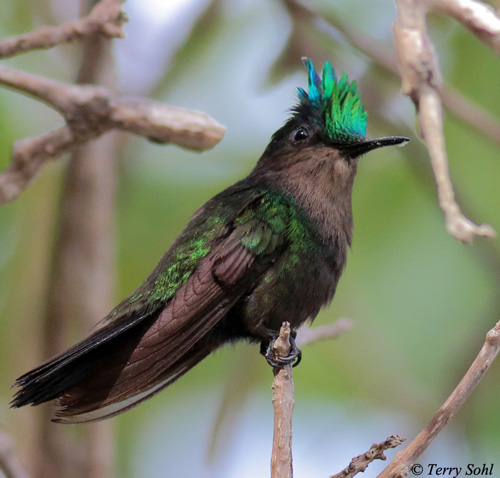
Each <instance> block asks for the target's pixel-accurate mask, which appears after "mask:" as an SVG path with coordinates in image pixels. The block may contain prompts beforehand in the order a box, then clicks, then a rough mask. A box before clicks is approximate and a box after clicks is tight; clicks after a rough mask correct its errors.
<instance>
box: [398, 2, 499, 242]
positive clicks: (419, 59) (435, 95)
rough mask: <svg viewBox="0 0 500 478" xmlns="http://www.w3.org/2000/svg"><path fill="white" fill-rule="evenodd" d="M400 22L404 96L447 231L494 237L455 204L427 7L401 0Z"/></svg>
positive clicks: (466, 236)
mask: <svg viewBox="0 0 500 478" xmlns="http://www.w3.org/2000/svg"><path fill="white" fill-rule="evenodd" d="M396 4H397V7H398V21H397V22H395V24H394V39H395V43H396V48H397V53H398V59H399V65H400V70H401V77H402V80H403V86H402V87H403V93H405V94H406V95H408V96H410V97H411V99H412V100H413V102H414V103H415V106H416V107H417V110H418V117H419V122H420V130H421V134H422V136H423V138H424V140H425V142H426V143H427V147H428V150H429V155H430V158H431V165H432V168H433V170H434V176H435V178H436V183H437V189H438V198H439V204H440V206H441V209H442V210H443V211H444V213H445V221H446V229H447V230H448V232H449V233H450V234H451V235H452V236H453V237H455V238H456V239H459V240H460V241H462V242H468V243H470V242H472V239H473V237H474V236H483V237H493V236H494V235H495V232H494V230H493V228H492V227H491V226H489V225H486V224H484V225H481V226H478V225H476V224H474V223H473V222H472V221H470V220H469V219H467V218H466V217H465V216H464V215H463V214H462V212H461V211H460V208H459V206H458V204H457V203H456V201H455V195H454V192H453V186H452V183H451V180H450V175H449V168H448V158H447V155H446V148H445V142H444V131H443V117H442V106H441V99H440V94H439V89H440V87H441V81H440V77H441V73H440V71H439V67H438V61H437V56H436V54H435V51H434V47H433V45H432V43H431V40H430V38H429V36H428V34H427V27H426V13H427V10H426V4H425V3H424V2H420V1H418V0H397V2H396Z"/></svg>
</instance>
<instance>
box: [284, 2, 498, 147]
mask: <svg viewBox="0 0 500 478" xmlns="http://www.w3.org/2000/svg"><path fill="white" fill-rule="evenodd" d="M283 1H284V3H285V6H286V7H287V9H288V10H289V12H290V13H292V12H294V13H293V14H294V16H295V17H297V20H296V21H305V20H307V19H309V20H312V21H315V22H316V23H318V22H326V23H327V24H328V25H329V26H331V27H333V28H334V29H335V30H336V31H337V32H338V33H340V34H341V35H342V36H343V37H344V39H345V40H346V41H347V42H348V43H349V44H351V45H352V46H353V47H354V48H356V49H357V50H358V51H360V52H362V53H363V54H365V55H366V56H367V57H369V58H370V59H372V60H373V61H375V62H376V64H377V65H378V66H380V67H382V68H383V69H384V70H385V72H386V73H387V74H389V75H391V76H392V77H394V78H395V79H398V80H399V70H398V64H397V61H396V59H395V57H394V55H393V54H392V52H390V51H388V49H387V47H386V46H385V45H382V44H381V43H379V42H378V41H377V40H376V39H375V38H372V37H370V36H369V35H365V34H364V33H363V32H362V31H361V30H360V29H359V28H356V29H355V28H350V27H349V26H348V25H346V24H345V23H344V22H343V21H342V20H341V18H340V17H339V16H337V15H328V14H325V15H323V16H320V15H318V14H316V13H315V12H313V11H312V10H311V9H309V8H307V7H306V6H304V5H303V4H302V3H301V2H300V0H283ZM291 7H293V9H291ZM294 21H295V20H294ZM322 31H324V29H323V30H322ZM299 56H300V55H299ZM439 93H440V95H441V100H442V102H443V105H444V106H445V107H446V109H447V110H448V111H450V112H452V113H453V114H454V115H455V116H456V117H457V118H458V119H460V120H461V121H463V122H464V123H465V124H467V125H468V126H470V127H471V128H473V129H474V130H475V131H477V132H478V133H479V134H481V135H483V136H486V137H487V138H488V139H489V140H490V141H492V142H494V143H495V144H497V145H500V122H499V121H498V120H497V118H495V117H494V116H493V115H492V114H490V113H488V112H487V111H485V110H484V109H483V108H481V107H480V106H478V105H477V104H475V103H474V102H472V101H471V100H469V99H468V98H467V97H465V96H464V95H463V94H462V93H460V92H459V91H457V90H455V89H454V88H453V87H452V86H451V85H446V87H444V88H441V89H440V91H439Z"/></svg>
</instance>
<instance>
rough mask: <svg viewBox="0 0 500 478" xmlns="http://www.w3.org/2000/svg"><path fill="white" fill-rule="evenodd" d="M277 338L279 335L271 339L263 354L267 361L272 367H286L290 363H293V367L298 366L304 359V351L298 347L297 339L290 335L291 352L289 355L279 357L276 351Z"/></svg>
mask: <svg viewBox="0 0 500 478" xmlns="http://www.w3.org/2000/svg"><path fill="white" fill-rule="evenodd" d="M277 338H278V336H276V337H274V338H272V339H271V340H270V341H269V343H268V345H267V348H266V351H265V352H264V354H263V355H264V357H265V358H266V360H267V363H268V364H269V365H270V366H271V367H284V366H285V365H289V364H293V367H296V366H297V365H298V364H299V363H300V361H301V360H302V351H301V350H300V349H299V348H298V347H297V344H296V343H295V339H294V338H293V337H292V336H290V353H289V354H288V357H277V356H276V354H275V353H274V343H275V342H276V339H277Z"/></svg>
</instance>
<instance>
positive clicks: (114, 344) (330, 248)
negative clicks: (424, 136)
mask: <svg viewBox="0 0 500 478" xmlns="http://www.w3.org/2000/svg"><path fill="white" fill-rule="evenodd" d="M304 65H305V67H306V70H307V72H308V76H309V81H308V83H309V85H308V91H307V92H306V91H305V90H304V89H302V88H299V89H298V96H299V102H298V104H297V105H296V106H295V107H294V108H293V110H292V115H291V117H290V118H289V119H288V121H287V122H286V123H285V125H284V126H282V127H281V128H280V129H279V130H278V131H276V133H274V135H273V136H272V138H271V141H270V143H269V145H268V146H267V148H266V150H265V151H264V154H263V155H262V156H261V158H260V159H259V161H258V163H257V165H256V167H255V169H254V170H253V171H252V172H251V173H250V174H249V176H248V177H246V178H245V179H243V180H241V181H239V182H237V183H236V184H234V185H233V186H231V187H229V188H227V189H226V190H224V191H223V192H221V193H220V194H218V195H216V196H215V197H214V198H212V199H211V200H209V201H208V202H207V203H206V204H205V205H203V206H202V207H201V208H200V209H198V211H196V212H195V214H194V215H193V217H192V218H191V220H190V221H189V223H188V225H187V226H186V228H185V229H184V230H183V232H182V233H181V234H180V236H179V237H178V238H177V239H176V240H175V242H174V243H173V244H172V246H171V247H170V249H169V250H168V251H167V252H166V254H165V255H164V256H163V258H162V259H161V260H160V262H159V264H158V265H157V266H156V268H155V269H154V270H153V272H152V273H151V274H150V275H149V277H148V278H147V279H146V280H145V282H144V283H143V284H142V285H141V286H140V287H139V288H138V289H137V290H136V291H135V292H133V293H132V294H131V295H130V296H129V297H128V298H126V299H125V300H124V301H123V302H121V303H120V304H119V305H118V306H117V307H116V308H115V309H114V310H113V311H112V312H110V314H109V315H108V316H107V317H105V318H104V319H103V325H102V327H101V328H100V329H98V330H97V331H95V332H94V333H93V334H92V335H90V336H89V337H88V338H86V339H85V340H83V341H82V342H80V343H78V344H76V345H75V346H73V347H71V348H70V349H69V350H67V351H66V352H64V353H62V354H61V355H58V356H57V357H55V358H53V359H52V360H49V361H48V362H47V363H45V364H43V365H41V366H40V367H37V368H35V369H34V370H32V371H30V372H28V373H26V374H25V375H23V376H22V377H20V378H19V379H18V380H17V381H16V383H15V384H16V385H17V386H18V387H20V388H19V390H18V391H17V393H16V395H15V397H14V399H13V401H12V406H13V407H21V406H23V405H28V404H31V405H38V404H40V403H43V402H47V401H49V400H56V402H57V405H58V410H57V412H56V415H55V418H54V421H56V422H61V423H82V422H88V421H95V420H100V419H103V418H108V417H112V416H114V415H116V414H118V413H120V412H123V411H125V410H127V409H129V408H131V407H133V406H135V405H137V404H139V403H140V402H142V401H143V400H146V399H147V398H149V397H151V396H153V395H155V394H156V393H158V392H159V391H160V390H162V389H164V388H165V387H167V386H168V385H170V384H171V383H172V382H174V381H175V380H177V379H178V378H179V377H180V376H182V375H183V374H184V373H186V372H187V371H188V370H190V369H191V368H192V367H193V366H195V365H196V364H197V363H198V362H200V361H201V360H202V359H204V358H205V357H206V356H207V355H209V354H210V353H211V352H213V351H214V350H216V349H217V348H219V347H220V346H221V345H223V344H224V343H227V342H235V341H238V340H248V341H250V342H257V343H260V344H261V352H262V353H263V354H264V355H265V356H266V358H267V360H268V362H269V363H270V364H271V365H273V366H281V365H284V364H286V363H291V362H294V361H298V360H300V351H299V350H298V349H297V347H296V346H294V344H293V343H292V352H291V354H290V356H289V357H278V358H276V357H275V356H274V353H273V350H272V344H273V341H274V340H275V338H276V337H277V335H278V333H279V330H280V326H281V324H282V322H284V321H288V322H290V323H291V326H292V330H293V331H295V330H296V329H297V328H298V327H299V326H300V325H301V324H302V323H303V322H304V321H306V320H307V319H311V320H312V319H314V318H315V317H316V315H317V314H318V312H319V310H320V309H321V308H322V307H324V306H325V305H326V304H328V303H329V302H330V301H331V300H332V298H333V295H334V293H335V289H336V287H337V283H338V281H339V278H340V275H341V274H342V271H343V269H344V266H345V263H346V255H347V250H348V248H349V246H350V245H351V238H352V224H353V221H352V207H351V193H352V185H353V181H354V176H355V175H356V168H357V163H358V158H359V157H360V156H361V155H363V154H365V153H368V152H369V151H372V150H374V149H376V148H380V147H383V146H390V145H398V144H399V145H402V144H404V143H406V142H407V141H409V140H408V138H404V137H385V138H378V139H366V138H365V132H366V112H365V109H364V107H363V104H362V103H361V97H360V94H359V91H358V89H357V86H356V82H355V81H353V82H352V83H349V81H348V79H347V76H346V74H345V73H344V74H343V75H342V77H341V78H340V79H339V80H338V79H337V77H336V75H335V72H334V70H333V68H332V66H331V65H330V63H328V62H327V63H326V65H325V67H324V69H323V74H322V78H320V77H319V76H318V75H317V74H316V72H315V71H314V67H313V64H312V62H311V60H308V59H304Z"/></svg>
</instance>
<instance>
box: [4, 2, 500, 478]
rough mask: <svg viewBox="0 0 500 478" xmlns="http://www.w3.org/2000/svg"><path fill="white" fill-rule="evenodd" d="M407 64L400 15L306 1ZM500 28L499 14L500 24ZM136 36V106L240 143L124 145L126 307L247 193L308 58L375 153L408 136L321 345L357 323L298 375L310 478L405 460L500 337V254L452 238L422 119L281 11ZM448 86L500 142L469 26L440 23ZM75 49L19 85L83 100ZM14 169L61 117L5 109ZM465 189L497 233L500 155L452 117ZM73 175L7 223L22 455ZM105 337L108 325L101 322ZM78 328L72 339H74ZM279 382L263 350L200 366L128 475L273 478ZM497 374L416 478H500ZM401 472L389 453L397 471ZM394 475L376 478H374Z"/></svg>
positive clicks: (360, 212)
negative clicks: (474, 469) (401, 54)
mask: <svg viewBox="0 0 500 478" xmlns="http://www.w3.org/2000/svg"><path fill="white" fill-rule="evenodd" d="M310 5H311V7H312V8H313V9H314V10H315V11H317V12H318V13H320V14H322V15H323V14H324V15H325V16H327V15H330V16H333V17H334V18H336V19H337V20H339V21H341V22H342V23H343V24H344V25H346V26H347V27H348V28H350V29H352V30H353V31H355V32H362V33H363V34H367V35H370V36H371V37H373V38H374V39H375V41H376V42H378V43H380V44H381V45H382V46H383V49H384V51H386V52H388V54H389V55H391V56H393V57H394V55H395V54H394V46H393V44H392V23H393V21H394V19H395V14H396V12H395V7H394V5H393V3H392V2H389V1H386V0H376V1H372V2H366V1H362V0H351V1H347V0H344V1H340V2H334V3H332V4H325V2H319V1H317V2H316V3H315V2H311V3H310ZM496 6H497V7H498V4H497V5H496ZM124 9H125V11H126V12H127V14H128V16H129V19H130V21H129V23H128V24H127V25H126V26H125V29H126V31H127V32H128V36H127V38H126V39H125V40H117V41H115V48H116V62H117V63H116V65H117V71H118V81H119V85H120V90H121V91H123V92H127V93H130V94H137V95H144V96H148V97H152V98H154V99H156V100H159V101H164V102H166V103H169V104H173V105H178V106H182V107H186V108H191V109H196V110H199V111H204V112H206V113H208V114H210V115H212V116H213V117H214V118H216V119H217V120H218V121H219V122H221V123H223V124H224V125H226V126H227V133H226V136H225V138H224V139H223V141H222V142H221V143H220V145H218V146H217V147H215V148H214V149H213V150H212V151H209V152H204V153H201V154H197V153H193V152H189V151H183V150H180V149H178V148H176V147H174V146H159V145H154V144H151V143H148V142H146V141H145V140H144V139H141V138H135V137H126V138H125V137H124V141H126V143H125V144H124V146H125V147H124V148H123V158H122V161H121V167H120V177H119V181H120V184H119V191H118V199H117V204H118V208H117V211H116V225H117V247H118V249H117V268H118V273H117V277H118V287H117V290H116V301H117V302H118V301H119V300H121V299H122V298H123V297H125V296H126V295H127V294H129V293H130V292H131V291H132V290H133V289H135V288H136V287H137V286H138V285H139V284H140V283H141V282H142V280H143V279H144V278H145V277H146V275H147V274H148V273H149V272H150V271H151V269H152V268H153V267H154V266H155V264H156V262H157V260H158V259H159V258H160V257H161V255H162V254H163V252H164V251H165V250H166V249H167V248H168V247H169V245H170V244H171V242H172V241H173V239H174V238H175V237H176V236H177V234H178V233H179V232H180V231H181V229H182V228H183V226H184V225H185V223H186V222H187V220H188V218H189V217H190V215H191V214H192V213H193V212H194V210H195V209H196V208H197V207H198V206H199V205H201V204H202V203H203V202H204V201H206V200H207V199H209V198H210V197H211V196H212V195H213V194H215V193H217V192H218V191H220V190H221V189H223V188H224V187H226V186H228V185H230V184H231V183H232V182H234V181H236V180H237V179H239V178H241V177H243V176H244V175H245V174H247V173H248V172H249V171H250V170H251V168H252V167H253V165H254V164H255V162H256V160H257V159H258V157H259V155H260V154H261V153H262V151H263V149H264V147H265V146H266V144H267V141H268V140H269V138H270V136H271V134H272V133H273V132H274V131H275V130H276V129H277V128H278V127H280V126H281V124H282V123H283V122H284V121H285V119H286V117H287V109H288V108H290V107H291V106H292V105H293V104H294V102H295V88H296V87H297V86H303V87H304V86H305V85H306V75H305V73H304V71H302V70H301V68H300V57H301V56H303V55H307V56H311V57H312V58H313V60H314V61H315V63H316V64H317V68H320V67H322V65H323V63H324V61H326V60H330V61H331V62H332V63H333V64H334V66H335V67H336V69H337V70H338V71H343V70H345V71H347V72H348V74H349V75H350V77H351V78H357V79H358V80H359V84H360V89H361V93H362V96H363V99H364V102H365V104H366V105H367V108H368V111H369V118H368V135H369V136H371V137H375V136H382V135H398V134H403V135H408V136H410V137H411V138H412V142H411V143H410V144H409V145H408V146H407V147H406V148H404V149H399V148H392V149H383V150H380V151H377V152H374V153H371V154H370V155H369V156H367V157H365V158H363V159H362V160H361V162H360V167H359V173H358V177H357V179H356V184H355V190H354V198H353V203H354V204H353V207H354V219H355V232H354V241H353V247H352V251H351V252H350V254H349V258H348V265H347V269H346V271H345V273H344V276H343V278H342V280H341V281H340V285H339V288H338V291H337V294H336V297H335V300H334V302H333V304H332V305H331V306H330V307H329V308H328V309H327V310H325V311H323V312H322V313H321V314H320V316H319V317H318V318H317V320H316V322H315V325H322V324H326V323H329V322H332V321H334V320H336V319H337V318H339V317H348V318H350V319H351V320H352V321H353V322H354V324H355V327H354V329H353V330H352V331H351V332H349V333H348V334H347V335H345V336H343V337H342V338H341V339H340V340H338V341H326V342H321V343H317V344H315V345H312V346H306V347H304V350H303V352H304V358H303V361H302V364H301V365H300V367H298V368H297V369H295V374H294V376H295V383H296V408H295V422H294V427H295V428H294V465H295V474H296V476H297V477H299V478H300V477H306V476H307V477H308V478H315V477H320V476H322V477H326V476H328V475H329V474H332V473H335V472H337V471H340V469H342V468H343V467H345V466H347V464H348V463H349V460H350V459H351V458H352V457H353V456H355V455H358V454H360V453H361V452H363V451H365V450H367V449H368V448H369V447H370V445H371V444H372V443H373V442H376V441H382V440H384V439H385V438H386V437H387V436H388V435H390V434H393V433H397V434H400V435H405V436H407V437H408V438H409V439H411V438H413V437H414V436H415V434H416V433H417V432H418V431H419V430H420V429H421V428H422V427H423V426H425V424H426V423H427V422H428V421H429V420H430V418H431V417H432V416H433V414H434V413H435V412H436V411H437V409H438V408H439V406H440V405H441V404H442V403H443V401H444V400H445V398H446V397H447V396H448V395H449V393H450V392H451V391H452V389H453V388H454V387H455V385H456V384H457V383H458V381H459V380H460V378H461V377H462V376H463V374H464V373H465V371H466V370H467V368H468V366H469V364H470V363H471V361H472V360H473V358H474V357H475V356H476V354H477V352H478V351H479V348H480V346H481V344H482V343H483V341H484V337H485V333H486V331H487V330H488V329H489V328H491V327H492V326H493V325H494V323H495V322H496V321H497V320H498V319H499V318H500V316H499V311H500V291H499V289H500V246H499V239H498V238H496V239H492V240H485V239H476V240H475V242H474V244H473V245H472V246H466V245H463V244H461V243H459V242H457V241H455V240H454V239H452V238H451V237H450V236H449V235H448V234H447V233H446V231H445V227H444V221H443V214H442V212H441V211H440V209H439V207H438V204H437V198H436V191H435V185H434V182H433V178H432V174H431V171H430V168H429V166H428V163H429V161H428V156H427V154H426V151H425V148H424V146H423V144H422V143H421V141H420V140H419V138H418V135H417V132H416V129H415V120H414V106H413V104H412V103H411V101H410V100H409V99H408V98H405V97H403V96H402V95H401V93H400V84H399V80H398V78H395V77H393V76H391V75H389V74H388V73H387V72H386V71H385V70H384V69H382V68H380V67H379V66H377V63H376V62H374V61H373V60H372V59H370V58H368V57H367V56H365V55H364V54H362V53H360V52H359V51H358V50H357V49H356V48H353V47H352V46H351V45H349V43H348V42H346V41H345V39H344V38H343V37H342V35H340V34H339V32H338V31H337V30H336V29H335V28H333V27H332V26H331V25H329V24H327V23H325V22H309V21H306V19H305V18H300V16H299V17H297V16H295V17H292V16H291V15H290V12H289V11H287V10H286V9H285V8H284V6H283V4H282V3H280V2H279V1H266V0H233V1H229V0H226V1H209V0H184V1H179V0H177V1H175V2H174V1H170V2H163V1H161V0H147V1H146V0H135V1H133V0H129V1H127V2H126V3H125V6H124ZM76 14H77V3H76V2H73V1H72V2H68V1H62V0H61V1H58V2H56V1H54V2H49V1H43V2H35V1H33V0H17V1H15V2H14V1H12V2H7V1H5V2H1V4H0V35H1V36H2V37H5V36H9V35H14V34H20V33H23V32H25V31H29V30H31V29H33V28H34V27H37V26H40V25H43V24H46V23H55V24H57V23H61V22H63V21H67V20H69V19H71V18H74V17H75V16H76ZM430 30H431V34H432V37H433V39H434V40H435V43H436V47H437V49H438V53H439V56H440V63H441V67H442V70H443V77H444V78H443V79H444V83H445V84H449V85H453V87H454V88H456V89H457V90H459V91H460V92H461V93H463V94H464V95H466V96H467V97H468V98H470V99H471V100H472V101H474V102H475V103H477V104H478V105H479V106H480V107H481V108H483V109H484V110H486V111H487V112H489V113H490V114H491V115H493V116H494V117H496V121H497V124H498V122H500V88H499V85H500V63H499V61H498V58H497V57H496V56H495V55H494V54H493V53H492V52H491V51H490V50H488V48H486V47H485V46H483V45H482V44H481V43H480V42H479V41H478V40H477V39H476V38H475V37H474V36H473V35H472V34H470V33H469V32H467V31H465V30H464V29H463V28H462V27H460V26H459V25H458V24H457V23H456V22H454V21H452V20H450V19H447V18H443V17H431V18H430ZM78 51H79V50H78V46H77V45H69V46H62V47H57V48H55V49H53V50H51V51H48V52H31V53H28V54H26V55H22V56H19V57H17V58H15V59H12V60H8V61H5V64H6V65H8V66H12V67H15V68H19V69H23V70H25V71H29V72H33V73H36V74H39V75H44V76H47V77H49V78H54V79H59V80H64V81H69V82H73V81H74V76H75V71H76V70H77V68H78V65H79V59H80V56H79V54H78ZM0 112H1V117H2V118H3V119H2V121H1V125H2V127H1V128H0V165H1V166H2V167H5V166H6V165H7V164H8V162H9V154H10V148H11V145H12V143H13V141H15V140H17V139H21V138H24V137H26V136H30V135H35V134H40V133H42V132H44V131H46V130H47V129H48V128H49V127H54V126H56V125H57V124H59V121H60V120H59V118H58V117H57V115H56V114H55V113H53V112H52V111H51V110H49V109H48V108H46V107H45V106H43V105H41V104H39V103H37V102H35V101H33V100H31V99H29V98H26V97H23V96H21V95H18V94H17V93H14V92H11V91H8V90H6V89H0ZM445 121H446V141H447V148H448V153H449V157H450V167H451V175H452V179H453V181H454V185H455V188H456V192H457V196H458V198H459V202H460V204H461V206H462V208H463V211H464V212H465V214H466V215H468V217H470V218H471V219H472V220H474V221H475V222H478V223H481V222H488V223H490V224H491V225H492V226H493V227H494V228H495V229H496V230H497V231H500V212H499V211H500V157H499V156H500V155H499V149H498V142H497V144H495V143H494V142H493V141H492V140H491V139H488V138H487V137H486V136H483V135H481V134H479V133H478V132H477V131H474V130H473V129H472V128H471V127H470V126H468V125H467V124H465V123H464V122H463V121H461V120H460V119H458V118H457V117H455V116H453V115H452V114H449V113H446V114H445ZM64 167H65V161H64V160H58V161H56V162H53V163H51V164H49V165H48V166H47V167H46V168H45V169H44V170H43V172H42V174H41V175H40V177H38V178H37V179H36V180H35V182H34V183H33V185H32V186H31V187H30V188H29V189H28V191H26V192H25V193H23V195H22V196H21V197H20V198H19V199H17V200H16V201H15V202H13V203H11V204H8V205H6V206H4V207H3V208H2V210H1V211H0V281H1V289H0V314H1V318H2V320H1V322H0V363H1V368H0V405H1V406H0V422H1V423H2V424H3V426H4V427H5V429H6V430H7V431H8V432H9V433H10V434H11V435H12V436H13V437H14V438H15V439H16V441H17V444H18V447H19V448H20V449H21V453H22V448H23V446H25V439H26V435H23V433H24V434H25V433H26V429H25V428H24V429H23V427H20V426H19V424H20V423H22V422H23V420H24V419H23V414H26V413H31V412H30V411H29V410H25V409H22V410H15V411H13V410H10V409H8V402H9V400H10V398H11V390H9V386H10V385H11V384H12V383H13V381H14V380H15V378H16V377H17V376H19V375H20V374H21V373H23V372H25V371H26V370H27V369H28V368H31V367H33V366H35V365H37V364H38V363H39V362H40V361H41V360H42V359H45V358H47V357H40V355H39V353H38V350H39V349H40V347H39V345H37V337H40V329H39V326H38V325H37V324H38V322H37V321H39V318H40V316H41V314H42V310H41V309H43V304H44V299H43V297H44V292H45V290H46V286H47V284H46V281H47V268H48V264H49V262H50V255H51V247H52V245H53V244H52V240H53V234H54V233H53V228H54V222H55V218H56V217H57V215H56V206H57V199H58V197H59V193H60V179H61V173H62V171H63V169H64ZM97 319H98V318H96V320H97ZM68 320H71V318H68ZM271 381H272V373H271V370H270V368H269V366H268V365H267V364H266V363H265V360H263V358H262V357H261V356H260V355H259V353H258V348H257V347H255V346H252V347H250V346H248V345H245V344H240V345H238V346H236V347H227V348H225V349H224V350H222V351H220V352H218V353H217V354H215V355H214V356H211V357H209V358H208V359H206V360H205V361H204V362H203V363H202V364H201V365H199V366H198V367H196V369H194V370H193V371H192V372H190V373H189V374H188V375H187V376H186V377H184V378H182V379H181V380H180V381H179V382H178V383H176V384H175V385H173V386H172V387H170V388H169V389H168V390H167V391H165V392H163V393H161V394H160V395H159V396H157V397H155V398H154V399H152V400H150V401H148V402H146V403H144V404H143V405H141V406H140V407H138V408H136V409H134V410H132V411H130V412H127V413H126V414H125V415H122V416H120V417H118V418H115V419H113V420H114V422H115V429H116V435H117V466H118V470H119V471H118V476H123V477H130V478H132V477H159V476H194V475H195V476H198V477H212V476H213V477H222V478H223V477H226V476H227V477H230V476H231V477H234V476H239V477H255V476H267V475H268V469H269V457H270V452H271V440H272V415H271V412H272V410H271V390H270V385H271ZM499 430H500V363H498V362H497V363H495V364H494V365H493V366H492V368H491V370H490V371H489V372H488V374H487V375H486V377H485V378H484V380H483V381H482V382H481V384H480V385H479V387H478V389H477V390H476V391H475V392H474V394H473V396H472V397H471V398H470V400H469V401H468V402H467V403H466V405H465V406H464V407H463V409H462V410H461V411H460V413H459V414H458V416H457V417H456V418H455V419H454V420H453V422H452V423H451V425H450V426H449V427H448V428H447V430H446V431H445V432H444V433H443V434H441V435H440V436H439V437H438V438H437V439H436V440H435V442H434V443H433V445H432V446H431V448H430V449H429V450H428V451H427V452H426V453H425V454H424V455H423V457H422V459H421V460H420V462H421V463H424V464H425V463H427V462H437V463H439V464H440V465H442V466H466V465H467V464H468V463H474V462H475V463H483V462H486V463H495V460H496V463H495V465H496V467H497V468H498V469H500V461H499V459H498V456H499V455H498V450H499V449H500V431H499ZM393 455H394V452H388V456H389V458H391V457H392V456H393ZM382 468H383V463H379V464H373V465H372V466H370V468H369V469H368V471H367V472H366V473H365V476H368V477H370V476H376V473H377V471H380V470H381V469H382Z"/></svg>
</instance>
